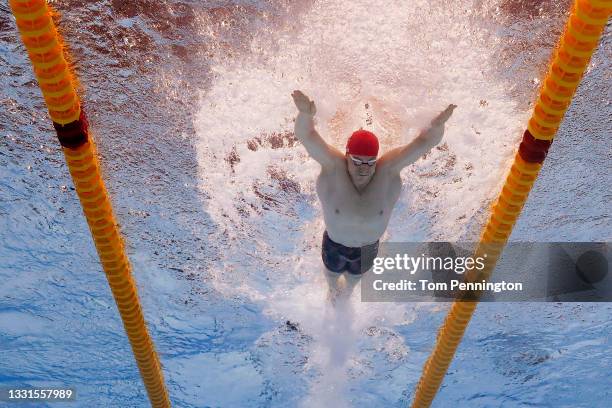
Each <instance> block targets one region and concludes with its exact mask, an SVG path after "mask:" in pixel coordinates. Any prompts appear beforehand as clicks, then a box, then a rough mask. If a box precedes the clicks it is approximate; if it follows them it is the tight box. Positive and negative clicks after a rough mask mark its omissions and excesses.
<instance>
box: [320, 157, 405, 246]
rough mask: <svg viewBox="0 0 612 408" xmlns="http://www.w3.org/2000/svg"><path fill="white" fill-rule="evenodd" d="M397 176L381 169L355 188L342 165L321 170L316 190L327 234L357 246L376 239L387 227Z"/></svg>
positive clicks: (397, 186)
mask: <svg viewBox="0 0 612 408" xmlns="http://www.w3.org/2000/svg"><path fill="white" fill-rule="evenodd" d="M400 191H401V179H400V177H399V174H396V175H390V174H388V172H386V171H384V169H382V170H381V171H377V172H376V173H375V174H374V177H373V178H372V179H371V181H370V182H369V183H368V185H367V186H366V187H365V188H364V189H363V190H362V191H358V190H357V189H356V187H355V186H354V185H353V182H352V181H351V178H350V176H349V174H348V172H347V171H346V168H344V169H343V168H342V167H340V168H338V169H335V171H328V172H326V171H322V172H321V174H320V175H319V177H318V179H317V193H318V195H319V199H320V200H321V205H322V207H323V217H324V219H325V225H326V228H327V231H328V234H329V236H330V238H331V239H332V240H333V241H335V242H338V243H340V244H342V245H345V246H351V247H358V246H362V245H367V244H371V243H373V242H376V241H377V240H379V239H380V237H381V236H382V234H383V233H384V232H385V230H386V229H387V225H388V224H389V219H390V217H391V212H392V210H393V206H394V205H395V203H396V202H397V199H398V198H399V194H400Z"/></svg>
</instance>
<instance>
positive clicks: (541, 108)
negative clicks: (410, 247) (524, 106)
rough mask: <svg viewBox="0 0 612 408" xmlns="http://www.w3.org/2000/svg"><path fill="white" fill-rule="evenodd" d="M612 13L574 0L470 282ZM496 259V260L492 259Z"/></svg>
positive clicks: (471, 306)
mask: <svg viewBox="0 0 612 408" xmlns="http://www.w3.org/2000/svg"><path fill="white" fill-rule="evenodd" d="M611 10H612V0H575V2H574V4H573V6H572V9H571V12H570V17H569V18H568V20H567V23H566V26H565V31H564V33H563V35H562V37H561V39H560V40H559V45H558V46H557V48H556V50H555V53H554V56H553V60H552V62H551V64H550V68H549V71H548V74H547V75H546V78H545V79H544V81H542V88H541V89H540V95H539V96H538V99H537V100H536V104H535V107H534V111H533V114H532V117H531V119H530V120H529V123H528V126H527V130H526V131H525V133H524V134H523V139H522V141H521V144H520V146H519V149H518V152H517V153H516V156H515V158H514V163H513V164H512V167H511V168H510V171H509V172H508V176H507V178H506V182H505V184H504V187H503V188H502V191H501V192H500V195H499V197H498V199H497V200H496V202H495V203H494V204H493V206H492V208H491V215H490V217H489V220H488V222H487V224H486V225H485V227H484V228H483V231H482V233H481V236H480V242H479V244H478V246H477V249H476V251H475V254H476V255H475V256H481V257H482V255H483V254H487V255H489V256H488V258H487V261H486V262H485V268H484V269H483V270H482V271H481V272H478V273H472V272H473V271H470V272H468V273H467V274H466V276H467V278H468V280H472V281H475V280H478V281H480V280H482V279H484V280H487V279H488V278H489V276H490V274H491V273H492V271H493V269H494V268H495V265H496V263H497V259H498V256H499V254H500V253H501V251H502V249H503V247H504V245H505V244H506V242H507V240H508V238H509V237H510V234H511V233H512V228H513V226H514V223H515V222H516V220H517V218H518V216H519V215H520V213H521V209H522V208H523V205H524V204H525V202H526V201H527V196H528V195H529V192H530V191H531V188H532V186H533V183H534V182H535V180H536V178H537V176H538V173H539V171H540V169H541V168H542V163H543V162H544V159H545V158H546V155H547V153H548V149H549V147H550V145H551V143H552V140H553V138H554V136H555V134H556V132H557V129H558V128H559V125H560V124H561V121H562V120H563V116H564V114H565V111H566V110H567V108H568V107H569V104H570V102H571V100H572V98H573V96H574V93H575V92H576V88H577V87H578V84H579V83H580V80H581V78H582V75H583V73H584V71H585V70H586V68H587V66H588V64H589V61H590V58H591V55H593V52H594V51H595V48H596V47H597V44H598V42H599V38H600V36H601V33H602V32H603V28H604V26H605V25H606V23H607V21H608V18H609V17H610V12H611ZM491 255H493V256H491ZM479 296H480V294H479V293H475V292H472V293H465V294H462V295H461V296H460V297H459V298H458V299H457V300H456V301H455V302H454V303H453V304H452V306H451V308H450V311H449V313H448V315H447V316H446V319H445V320H444V323H443V324H442V326H441V327H440V330H439V332H438V337H437V339H436V344H435V346H434V349H433V351H432V353H431V355H430V356H429V358H428V359H427V361H426V362H425V365H424V367H423V373H422V375H421V378H420V380H419V382H418V384H417V387H416V392H415V396H414V400H413V402H412V407H413V408H425V407H429V406H430V405H431V403H432V401H433V399H434V398H435V396H436V394H437V392H438V390H439V388H440V385H441V384H442V380H443V379H444V375H445V374H446V371H447V370H448V367H449V365H450V363H451V361H452V359H453V356H454V354H455V351H456V350H457V347H458V346H459V343H460V342H461V339H462V337H463V333H464V332H465V329H466V327H467V325H468V323H469V321H470V319H471V317H472V314H473V313H474V310H475V309H476V305H477V303H478V299H479Z"/></svg>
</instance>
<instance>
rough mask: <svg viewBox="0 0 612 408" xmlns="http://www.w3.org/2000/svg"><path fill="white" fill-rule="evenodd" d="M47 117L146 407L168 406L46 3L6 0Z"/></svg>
mask: <svg viewBox="0 0 612 408" xmlns="http://www.w3.org/2000/svg"><path fill="white" fill-rule="evenodd" d="M10 5H11V9H12V11H13V15H14V16H15V18H16V20H17V28H18V29H19V33H20V34H21V39H22V40H23V43H24V45H25V46H26V49H27V51H28V55H29V57H30V60H31V61H32V65H33V67H34V74H35V76H36V79H37V80H38V84H39V86H40V89H41V91H42V94H43V96H44V98H45V102H46V103H47V108H48V109H49V116H51V119H52V120H53V126H54V127H55V130H56V132H57V136H58V139H59V142H60V144H61V145H62V150H63V152H64V156H65V157H66V163H68V169H69V171H70V174H71V175H72V180H73V182H74V186H75V188H76V191H77V194H78V196H79V199H80V201H81V205H82V207H83V212H84V214H85V217H86V218H87V224H88V225H89V229H90V231H91V235H92V237H93V240H94V243H95V246H96V250H97V251H98V255H99V257H100V262H101V263H102V267H103V269H104V272H105V273H106V277H107V279H108V283H109V285H110V288H111V291H112V293H113V296H114V298H115V302H116V303H117V308H118V309H119V313H120V315H121V319H122V320H123V325H124V327H125V331H126V333H127V336H128V339H129V341H130V344H131V346H132V351H133V352H134V357H135V359H136V363H137V364H138V369H139V370H140V375H141V377H142V379H143V382H144V384H145V387H146V389H147V393H148V396H149V400H150V402H151V406H153V407H156V408H158V407H159V408H163V407H170V399H169V397H168V392H167V390H166V386H165V384H164V376H163V373H162V370H161V364H160V362H159V358H158V356H157V353H156V351H155V347H154V345H153V342H152V340H151V337H150V335H149V332H148V331H147V328H146V325H145V320H144V316H143V314H142V308H141V306H140V301H139V299H138V293H137V290H136V284H135V282H134V279H133V278H132V273H131V267H130V263H129V261H128V258H127V255H126V253H125V248H124V244H123V240H122V239H121V235H120V232H119V228H118V226H117V222H116V221H115V216H114V215H113V210H112V207H111V202H110V199H109V196H108V193H107V191H106V188H105V186H104V181H103V180H102V177H101V174H100V165H99V163H98V159H97V154H96V149H95V145H94V141H93V139H92V138H91V137H90V134H89V128H88V125H87V119H86V117H85V112H84V111H83V109H82V107H81V103H80V101H79V97H78V95H77V94H76V92H75V82H76V78H75V77H74V75H73V73H72V72H71V70H70V68H69V65H68V63H67V62H66V56H67V54H66V53H65V50H64V47H63V46H62V39H61V36H60V35H59V33H58V32H57V29H56V27H55V24H54V22H53V20H52V18H51V9H50V8H49V7H48V5H47V3H46V1H45V0H10Z"/></svg>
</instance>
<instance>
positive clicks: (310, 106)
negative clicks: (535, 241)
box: [291, 90, 457, 302]
mask: <svg viewBox="0 0 612 408" xmlns="http://www.w3.org/2000/svg"><path fill="white" fill-rule="evenodd" d="M291 96H292V97H293V101H294V102H295V105H296V106H297V108H298V110H299V113H298V116H297V118H296V120H295V136H296V138H297V139H299V140H300V141H301V142H302V144H303V145H304V147H305V148H306V151H307V152H308V154H309V155H310V156H311V157H312V158H313V159H315V160H316V161H317V162H318V163H319V164H320V165H321V173H320V174H319V177H318V178H317V185H316V187H317V194H318V196H319V200H320V201H321V205H322V207H323V219H324V221H325V226H326V231H325V232H324V233H323V244H322V248H321V254H322V258H323V264H324V265H325V268H324V270H325V276H326V278H327V281H328V283H329V289H330V300H332V302H335V299H336V297H337V296H338V294H340V292H341V291H340V288H339V286H338V278H339V277H340V276H341V275H342V274H343V273H344V272H347V274H346V277H345V278H346V287H345V289H344V290H343V292H344V295H345V296H346V298H348V297H349V296H350V294H351V292H352V291H353V288H354V287H355V285H356V284H357V282H359V279H360V278H361V275H362V271H367V270H369V269H370V268H371V267H372V264H373V262H374V258H376V255H377V254H378V242H379V239H380V237H381V236H382V235H383V233H384V232H385V230H386V229H387V225H388V224H389V218H390V216H391V211H392V210H393V207H394V206H395V203H396V202H397V200H398V198H399V195H400V190H401V187H402V182H401V179H400V172H401V171H402V169H403V168H404V167H406V166H408V165H410V164H412V163H414V162H415V161H417V160H418V159H419V157H421V156H422V155H423V154H425V153H427V152H428V151H429V150H431V149H432V148H433V147H434V146H436V145H437V144H438V143H440V141H441V140H442V135H443V134H444V123H446V121H447V120H448V118H449V117H450V116H451V115H452V113H453V109H455V108H456V107H457V106H456V105H452V104H451V105H448V107H447V108H446V109H445V110H444V111H442V112H441V113H440V114H439V115H438V116H436V117H435V118H434V119H433V120H432V121H431V124H430V126H429V127H428V128H427V129H424V130H422V131H421V132H420V133H419V135H418V136H417V137H416V138H415V139H414V140H413V141H412V142H410V143H408V144H406V145H404V146H400V147H396V148H395V149H393V150H391V151H389V152H387V153H385V154H384V155H382V156H381V157H380V158H379V159H377V157H378V139H377V137H376V135H374V134H373V133H372V132H368V131H367V130H357V131H356V132H354V133H353V134H352V135H351V136H350V137H349V139H348V141H347V143H346V151H345V153H344V154H342V153H341V152H340V151H339V150H338V149H336V148H335V147H333V146H330V145H328V144H327V143H325V141H324V140H323V138H321V136H320V135H319V133H317V131H316V130H315V128H314V115H315V113H316V106H315V103H314V101H311V100H310V99H309V98H308V97H307V96H306V95H304V94H303V93H302V92H301V91H299V90H296V91H293V93H292V94H291Z"/></svg>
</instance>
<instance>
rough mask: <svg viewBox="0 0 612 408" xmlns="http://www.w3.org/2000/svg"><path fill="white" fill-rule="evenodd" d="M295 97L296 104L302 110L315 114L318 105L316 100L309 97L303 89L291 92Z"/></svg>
mask: <svg viewBox="0 0 612 408" xmlns="http://www.w3.org/2000/svg"><path fill="white" fill-rule="evenodd" d="M291 96H292V97H293V102H295V106H296V107H297V108H298V110H299V111H300V112H306V113H311V114H313V115H314V113H315V112H316V107H315V105H314V102H313V101H311V100H310V99H308V97H307V96H306V95H304V93H303V92H302V91H299V90H295V91H293V93H292V94H291Z"/></svg>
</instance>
